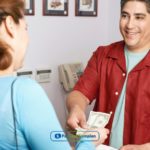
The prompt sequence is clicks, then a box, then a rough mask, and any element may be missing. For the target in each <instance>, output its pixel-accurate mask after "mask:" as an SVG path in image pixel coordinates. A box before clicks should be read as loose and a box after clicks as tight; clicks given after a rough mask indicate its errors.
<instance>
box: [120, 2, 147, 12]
mask: <svg viewBox="0 0 150 150" xmlns="http://www.w3.org/2000/svg"><path fill="white" fill-rule="evenodd" d="M129 1H139V2H143V3H145V5H146V8H147V12H148V13H150V0H121V10H122V9H123V7H124V5H125V4H126V3H127V2H129Z"/></svg>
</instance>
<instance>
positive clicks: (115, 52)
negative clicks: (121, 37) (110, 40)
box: [107, 41, 150, 71]
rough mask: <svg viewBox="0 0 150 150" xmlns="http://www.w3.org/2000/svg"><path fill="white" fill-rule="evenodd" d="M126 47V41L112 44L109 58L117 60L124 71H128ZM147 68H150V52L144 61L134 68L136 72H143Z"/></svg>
mask: <svg viewBox="0 0 150 150" xmlns="http://www.w3.org/2000/svg"><path fill="white" fill-rule="evenodd" d="M124 47H125V42H124V41H120V42H118V43H117V44H112V45H111V46H110V51H109V53H108V55H107V57H109V58H112V59H116V60H117V63H118V65H119V66H120V67H121V68H122V69H123V71H126V62H125V55H124ZM146 66H148V67H150V51H149V52H148V53H147V55H146V56H145V57H144V59H143V60H142V61H141V62H140V63H139V64H138V65H137V66H136V67H135V68H134V71H136V70H141V69H143V68H145V67H146Z"/></svg>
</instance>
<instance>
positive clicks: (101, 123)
mask: <svg viewBox="0 0 150 150" xmlns="http://www.w3.org/2000/svg"><path fill="white" fill-rule="evenodd" d="M110 116H111V113H103V112H95V111H90V115H89V118H88V121H87V124H88V125H89V126H90V127H92V128H101V127H105V126H106V125H107V124H108V122H109V119H110Z"/></svg>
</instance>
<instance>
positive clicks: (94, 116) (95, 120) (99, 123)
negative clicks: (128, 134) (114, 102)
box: [76, 111, 112, 135]
mask: <svg viewBox="0 0 150 150" xmlns="http://www.w3.org/2000/svg"><path fill="white" fill-rule="evenodd" d="M111 114H112V113H111V112H110V113H103V112H95V111H90V114H89V118H88V121H87V124H88V126H89V128H101V127H105V126H106V125H107V124H108V122H109V119H110V116H111ZM76 130H77V133H76V134H77V135H83V134H84V132H86V131H87V130H88V129H83V128H80V127H79V128H76Z"/></svg>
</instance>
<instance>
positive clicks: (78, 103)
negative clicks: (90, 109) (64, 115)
mask: <svg viewBox="0 0 150 150" xmlns="http://www.w3.org/2000/svg"><path fill="white" fill-rule="evenodd" d="M66 103H67V108H68V111H69V112H70V111H71V110H72V108H74V107H80V108H81V109H82V110H83V111H85V109H86V107H87V105H88V104H89V100H88V98H87V97H85V96H84V95H83V94H82V93H81V92H79V91H72V92H71V93H70V94H69V95H68V97H67V102H66Z"/></svg>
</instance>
